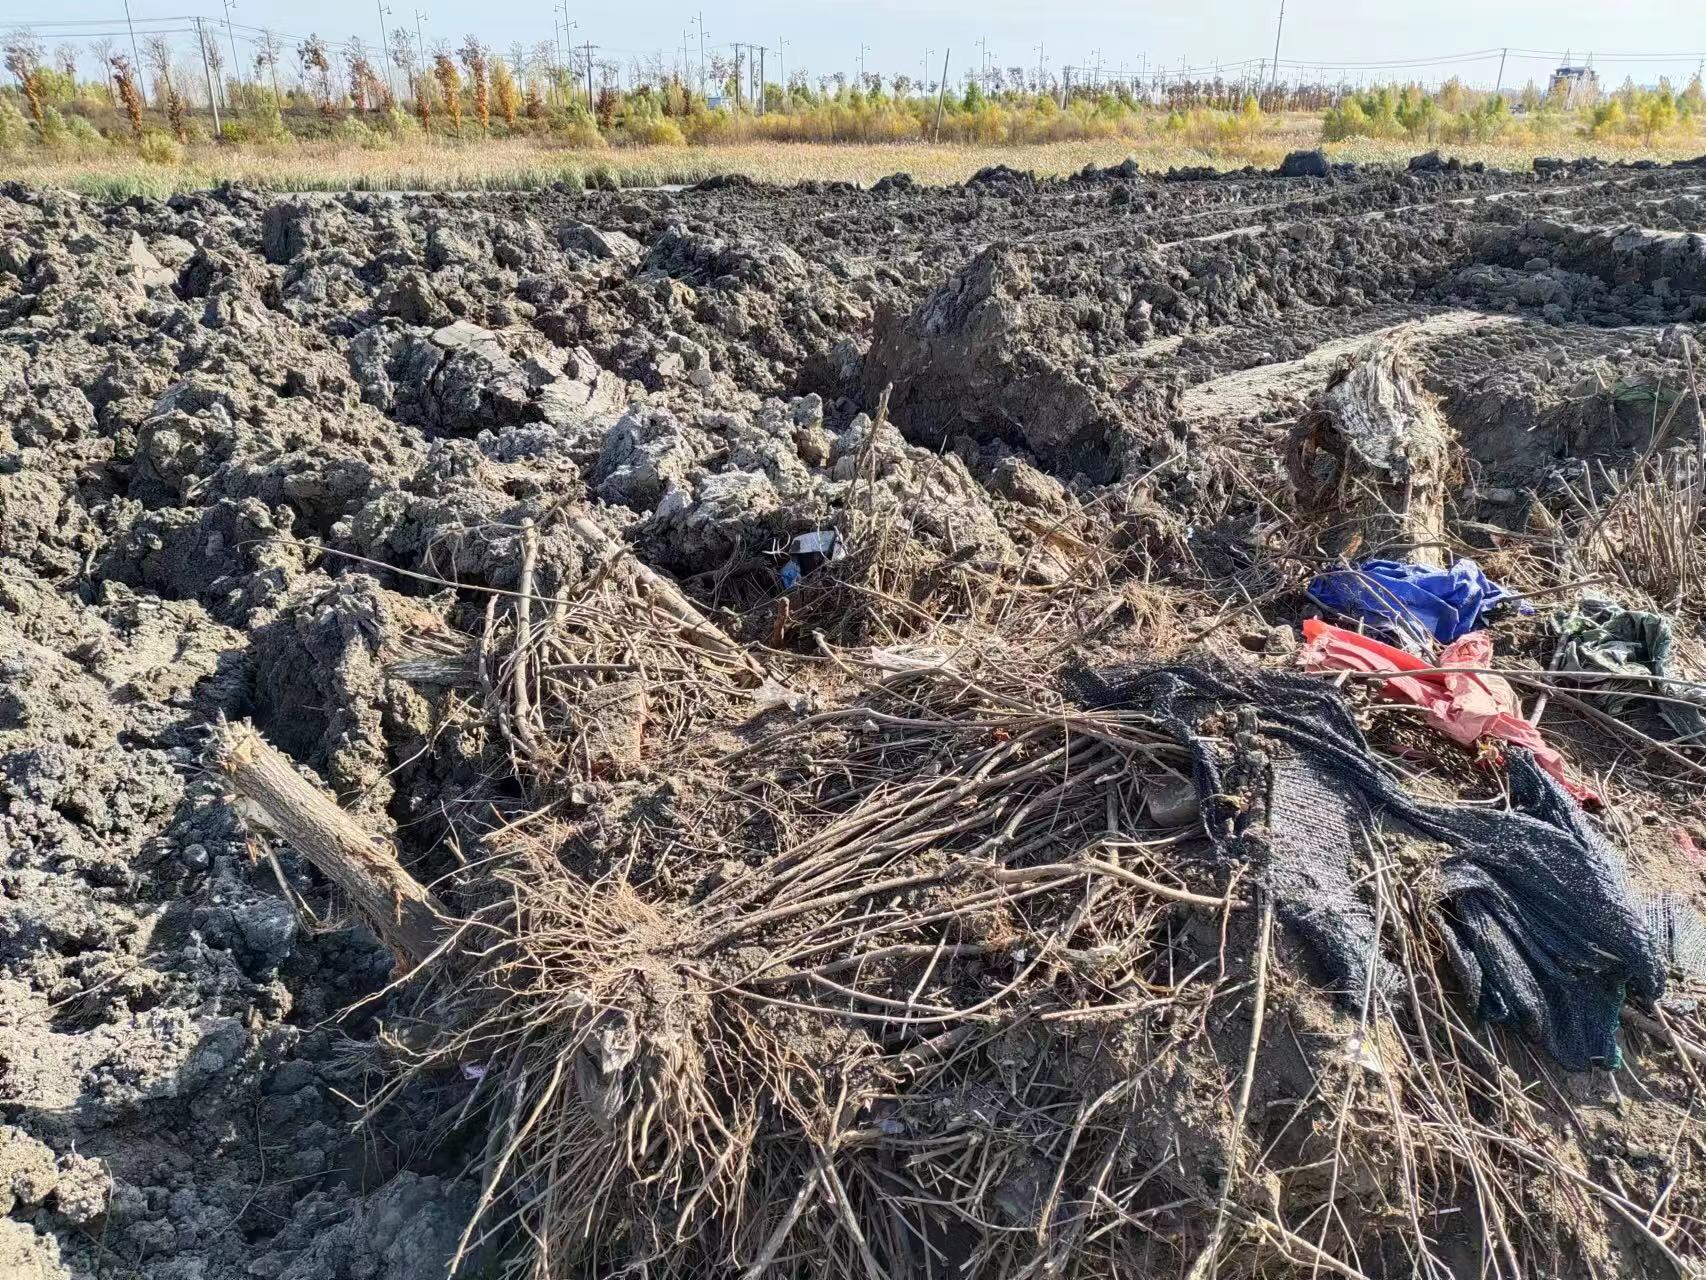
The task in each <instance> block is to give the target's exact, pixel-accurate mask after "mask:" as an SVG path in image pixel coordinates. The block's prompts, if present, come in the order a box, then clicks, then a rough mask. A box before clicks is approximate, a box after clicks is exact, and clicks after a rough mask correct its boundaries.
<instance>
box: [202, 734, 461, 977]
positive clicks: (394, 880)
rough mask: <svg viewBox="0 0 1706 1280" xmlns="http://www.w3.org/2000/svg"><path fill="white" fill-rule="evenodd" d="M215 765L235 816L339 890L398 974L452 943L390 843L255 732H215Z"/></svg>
mask: <svg viewBox="0 0 1706 1280" xmlns="http://www.w3.org/2000/svg"><path fill="white" fill-rule="evenodd" d="M212 758H213V763H214V765H215V767H216V768H217V769H218V770H219V771H220V773H221V774H223V775H224V777H225V780H226V784H227V785H228V786H229V787H230V788H231V791H232V794H233V796H234V797H235V805H234V807H235V808H236V810H237V812H238V813H239V814H240V815H241V816H242V817H243V818H244V819H245V820H247V821H249V822H251V823H253V824H254V825H255V826H257V827H260V828H261V829H263V830H265V831H267V832H269V833H270V834H272V835H275V836H277V837H278V838H279V839H281V840H283V841H284V842H285V843H286V844H288V845H289V846H290V847H291V848H293V849H295V850H296V852H298V853H300V854H301V855H302V856H303V857H304V858H307V859H308V861H309V862H311V863H313V864H314V866H315V867H316V868H318V869H319V870H320V871H321V872H323V873H324V874H325V875H326V877H327V878H328V879H330V880H331V881H332V883H334V884H336V885H337V886H338V888H339V889H341V890H342V891H343V893H344V895H345V896H346V897H347V898H348V899H349V900H350V903H351V904H352V905H353V906H354V907H355V909H356V910H357V911H358V912H359V913H360V914H361V918H362V919H363V920H364V921H365V922H366V923H367V924H368V925H369V926H371V927H372V929H373V930H374V932H375V933H377V934H378V935H379V938H380V940H381V941H382V942H384V944H385V946H386V947H387V948H388V949H389V950H390V952H391V954H392V955H393V956H395V957H396V959H397V964H398V967H399V968H400V969H405V970H407V969H413V968H415V967H416V966H417V965H419V964H421V963H422V962H423V961H425V960H426V959H427V957H429V956H431V955H432V954H433V952H434V951H435V950H437V949H438V947H439V946H440V945H441V944H442V943H443V942H444V940H445V939H446V937H448V936H449V933H450V924H449V922H448V920H447V919H446V918H445V915H444V911H443V908H441V907H440V906H439V904H438V901H437V899H435V898H434V897H433V895H432V893H431V892H429V891H428V890H427V888H426V886H424V885H422V884H421V883H420V881H418V880H416V879H415V878H414V877H413V876H411V875H410V874H409V873H408V872H407V871H405V870H404V869H403V867H402V864H401V863H399V862H398V861H397V853H396V850H395V849H393V848H392V846H391V843H390V841H388V840H385V839H383V838H381V837H378V836H374V835H370V834H369V833H368V832H366V831H364V830H362V828H361V827H360V826H359V825H358V824H357V823H356V821H355V820H354V819H353V818H351V817H350V816H349V815H348V814H347V813H345V812H344V811H343V810H342V809H340V808H338V806H337V803H336V802H335V801H334V800H333V799H332V798H331V797H330V796H328V795H327V794H326V793H325V792H323V791H321V790H320V789H319V788H318V787H316V786H315V785H314V784H313V783H311V782H309V781H308V779H306V778H304V777H303V776H302V774H301V772H300V771H298V770H297V768H296V766H295V765H294V764H292V763H291V761H290V758H289V757H288V756H286V755H285V754H284V753H283V752H281V751H279V750H278V749H277V748H276V747H273V746H271V745H270V744H269V743H267V742H266V741H265V739H263V738H262V737H261V735H260V734H259V733H257V732H256V731H255V729H254V728H253V726H251V725H248V724H222V725H220V726H219V728H218V729H217V730H216V731H215V732H214V735H213V753H212Z"/></svg>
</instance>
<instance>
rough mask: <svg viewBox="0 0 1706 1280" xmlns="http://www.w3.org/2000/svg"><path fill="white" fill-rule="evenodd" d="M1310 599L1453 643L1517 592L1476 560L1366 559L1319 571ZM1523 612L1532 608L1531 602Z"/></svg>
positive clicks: (1392, 628)
mask: <svg viewBox="0 0 1706 1280" xmlns="http://www.w3.org/2000/svg"><path fill="white" fill-rule="evenodd" d="M1309 598H1310V599H1311V600H1313V601H1315V603H1316V604H1318V605H1320V606H1321V607H1322V608H1324V609H1330V610H1332V611H1333V612H1334V613H1337V614H1339V615H1341V616H1343V617H1346V618H1354V619H1356V620H1358V621H1361V622H1366V623H1368V624H1369V625H1371V626H1374V627H1378V628H1379V629H1381V630H1383V631H1389V632H1392V633H1395V634H1396V635H1398V636H1400V637H1403V638H1405V639H1409V640H1412V641H1414V640H1420V639H1424V638H1429V637H1431V638H1432V639H1434V640H1437V641H1439V642H1440V643H1441V644H1450V643H1451V642H1452V641H1453V640H1457V639H1461V638H1462V637H1463V636H1465V635H1467V634H1468V633H1469V632H1471V631H1474V630H1476V629H1477V628H1478V627H1479V626H1480V625H1481V618H1482V615H1484V614H1485V613H1486V612H1487V611H1488V610H1489V609H1491V608H1493V606H1495V605H1497V604H1501V603H1503V602H1504V601H1507V600H1509V599H1510V598H1511V596H1510V593H1509V592H1507V591H1505V590H1504V589H1503V588H1501V587H1500V586H1499V585H1498V584H1497V583H1495V582H1491V581H1489V580H1488V578H1487V575H1486V574H1485V573H1483V572H1481V566H1480V565H1478V564H1476V563H1475V562H1474V561H1473V560H1459V561H1458V562H1457V563H1456V564H1454V565H1452V566H1451V568H1449V569H1435V568H1433V567H1431V566H1429V565H1420V564H1408V563H1405V562H1404V561H1400V560H1366V561H1364V562H1363V563H1362V564H1360V565H1357V566H1356V567H1355V568H1353V569H1332V570H1329V571H1328V572H1326V573H1323V574H1320V575H1318V576H1317V577H1316V579H1315V580H1314V581H1313V582H1311V583H1310V584H1309ZM1523 611H1524V612H1532V609H1531V608H1530V607H1529V606H1526V605H1525V606H1523Z"/></svg>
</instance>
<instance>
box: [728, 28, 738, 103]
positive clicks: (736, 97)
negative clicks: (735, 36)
mask: <svg viewBox="0 0 1706 1280" xmlns="http://www.w3.org/2000/svg"><path fill="white" fill-rule="evenodd" d="M730 48H732V49H733V50H734V51H735V76H734V80H735V114H736V115H737V116H738V115H739V114H740V42H739V41H738V40H737V41H735V42H734V44H732V45H731V46H730Z"/></svg>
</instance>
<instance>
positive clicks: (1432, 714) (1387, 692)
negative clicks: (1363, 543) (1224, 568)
mask: <svg viewBox="0 0 1706 1280" xmlns="http://www.w3.org/2000/svg"><path fill="white" fill-rule="evenodd" d="M1303 638H1304V640H1305V641H1306V643H1305V645H1304V647H1303V651H1302V652H1301V653H1300V654H1299V655H1298V661H1299V662H1301V663H1302V665H1303V666H1304V667H1305V668H1306V669H1307V670H1310V671H1368V672H1383V671H1389V672H1391V673H1392V679H1390V680H1383V681H1381V684H1380V692H1381V694H1382V695H1384V696H1385V697H1388V698H1391V699H1392V700H1393V701H1395V702H1408V703H1410V704H1411V705H1412V706H1417V707H1421V708H1422V710H1423V711H1425V712H1426V713H1427V714H1426V719H1427V723H1428V725H1429V726H1430V727H1432V728H1434V729H1436V730H1438V731H1439V732H1440V733H1442V734H1444V735H1445V736H1446V737H1448V738H1450V739H1451V740H1452V741H1453V742H1458V743H1461V744H1462V745H1464V746H1466V747H1474V746H1476V745H1478V744H1479V743H1481V742H1482V741H1484V740H1487V739H1491V740H1493V741H1495V742H1508V743H1511V744H1513V745H1515V746H1519V747H1526V748H1527V749H1528V750H1530V751H1532V752H1533V753H1534V760H1535V763H1536V764H1538V765H1539V766H1540V767H1541V768H1542V769H1544V770H1546V772H1547V773H1549V774H1551V775H1552V776H1553V777H1554V778H1556V779H1558V781H1559V783H1561V784H1562V785H1563V787H1564V788H1565V790H1567V791H1568V792H1569V793H1570V794H1571V795H1573V796H1575V797H1576V799H1578V800H1580V801H1582V802H1583V803H1587V804H1598V803H1599V802H1600V801H1599V796H1598V794H1597V793H1596V792H1594V791H1593V790H1592V789H1591V788H1589V787H1586V786H1583V785H1582V784H1581V783H1579V782H1577V781H1575V780H1574V779H1573V778H1571V777H1570V774H1569V770H1568V768H1567V767H1566V766H1565V764H1564V757H1563V756H1561V755H1559V754H1558V753H1557V752H1556V751H1555V750H1553V749H1552V748H1551V747H1549V746H1547V745H1546V739H1545V738H1543V737H1542V736H1541V734H1540V730H1539V729H1537V728H1535V727H1534V725H1532V724H1530V723H1529V722H1528V721H1527V720H1525V719H1523V717H1522V711H1521V707H1520V704H1519V703H1518V702H1517V697H1516V691H1515V690H1513V689H1512V688H1511V686H1510V683H1509V682H1508V681H1507V680H1505V679H1504V677H1503V676H1496V675H1483V674H1481V673H1479V672H1477V671H1440V670H1435V668H1440V667H1490V666H1492V664H1493V642H1492V639H1491V637H1489V636H1488V635H1487V633H1486V632H1485V631H1472V632H1470V633H1469V634H1468V635H1466V636H1464V637H1463V638H1462V639H1461V640H1457V641H1454V642H1453V643H1451V644H1449V645H1447V646H1446V647H1445V648H1444V649H1443V650H1441V651H1440V655H1439V660H1438V661H1437V662H1431V663H1430V662H1427V661H1425V660H1424V659H1421V658H1418V657H1416V656H1415V655H1414V654H1409V653H1405V652H1404V651H1403V650H1402V649H1395V648H1393V647H1392V646H1391V645H1389V644H1382V643H1381V642H1380V641H1378V640H1373V639H1370V638H1369V637H1368V636H1362V635H1358V634H1357V633H1356V632H1354V631H1346V630H1345V629H1344V628H1343V627H1335V626H1333V625H1332V624H1330V623H1326V622H1323V621H1321V620H1320V619H1319V618H1310V619H1308V620H1306V621H1305V622H1304V624H1303Z"/></svg>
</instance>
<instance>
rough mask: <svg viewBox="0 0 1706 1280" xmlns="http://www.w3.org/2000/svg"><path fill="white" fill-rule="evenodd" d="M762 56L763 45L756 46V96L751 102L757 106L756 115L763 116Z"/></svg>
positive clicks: (763, 52)
mask: <svg viewBox="0 0 1706 1280" xmlns="http://www.w3.org/2000/svg"><path fill="white" fill-rule="evenodd" d="M764 54H765V48H764V46H763V45H759V46H758V94H757V96H756V97H754V98H753V101H754V102H756V103H757V104H758V114H759V115H763V114H764Z"/></svg>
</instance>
